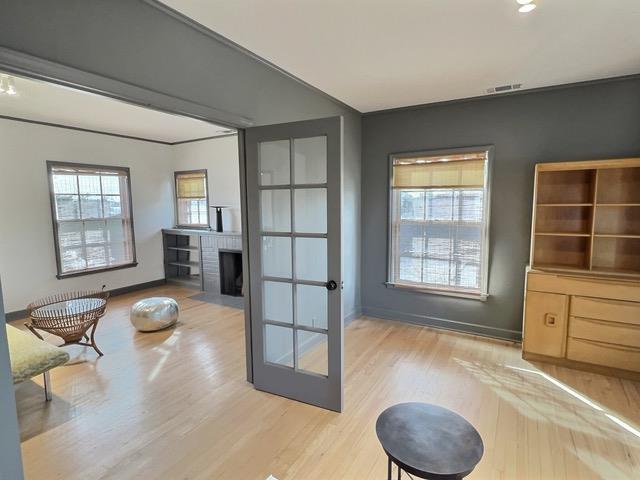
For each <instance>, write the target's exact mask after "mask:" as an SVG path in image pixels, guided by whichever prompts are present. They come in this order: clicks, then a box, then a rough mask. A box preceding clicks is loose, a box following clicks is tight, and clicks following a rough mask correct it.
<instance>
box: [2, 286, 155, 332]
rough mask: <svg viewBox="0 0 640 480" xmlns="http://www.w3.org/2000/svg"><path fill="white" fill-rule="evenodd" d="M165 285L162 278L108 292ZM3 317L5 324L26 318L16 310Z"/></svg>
mask: <svg viewBox="0 0 640 480" xmlns="http://www.w3.org/2000/svg"><path fill="white" fill-rule="evenodd" d="M166 283H167V281H166V280H165V279H164V278H159V279H158V280H152V281H150V282H144V283H136V284H134V285H129V286H127V287H120V288H114V289H113V290H108V292H109V294H110V295H111V296H112V297H117V296H118V295H125V294H127V293H132V292H137V291H138V290H145V289H147V288H153V287H159V286H161V285H165V284H166ZM5 317H6V319H7V322H13V321H15V320H20V319H21V318H26V317H27V311H26V310H16V311H15V312H7V313H6V314H5Z"/></svg>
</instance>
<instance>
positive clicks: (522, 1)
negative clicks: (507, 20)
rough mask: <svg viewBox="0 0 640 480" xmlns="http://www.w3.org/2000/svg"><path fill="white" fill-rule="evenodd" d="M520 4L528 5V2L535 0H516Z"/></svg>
mask: <svg viewBox="0 0 640 480" xmlns="http://www.w3.org/2000/svg"><path fill="white" fill-rule="evenodd" d="M516 2H518V3H519V4H520V5H526V4H528V3H531V2H533V0H516Z"/></svg>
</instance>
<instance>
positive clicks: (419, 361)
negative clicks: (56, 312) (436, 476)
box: [16, 287, 640, 480]
mask: <svg viewBox="0 0 640 480" xmlns="http://www.w3.org/2000/svg"><path fill="white" fill-rule="evenodd" d="M193 293H194V292H193V291H189V290H185V289H181V288H176V287H162V288H156V289H153V290H147V291H144V292H138V293H136V294H130V295H126V296H121V297H116V298H114V299H112V300H111V301H110V304H109V308H108V314H107V315H106V317H105V318H104V319H103V321H102V322H101V325H100V327H99V329H98V333H97V340H98V342H99V346H100V347H101V348H102V350H103V351H104V352H105V356H104V357H102V358H100V359H96V356H95V353H94V352H93V351H91V350H90V349H87V350H84V349H82V348H81V347H72V348H70V353H72V357H73V358H72V362H71V364H70V365H67V366H64V367H61V368H57V369H55V370H53V371H52V373H51V377H52V379H53V392H54V399H53V402H51V403H49V404H46V403H45V402H44V401H43V395H42V391H41V388H40V386H39V385H38V384H36V383H33V382H26V383H25V384H24V385H23V386H22V387H20V388H19V389H18V391H17V392H16V395H17V400H18V412H19V418H20V426H21V432H22V452H23V457H24V458H23V460H24V464H25V470H26V476H27V479H29V480H35V479H47V480H48V479H64V480H71V479H90V480H94V479H119V480H122V479H134V478H135V479H153V480H159V479H171V480H173V479H207V480H209V479H229V480H231V479H240V480H253V479H256V480H263V479H265V478H267V477H268V476H269V474H273V475H274V476H276V477H277V478H278V479H279V480H293V479H297V480H315V479H317V480H321V479H322V480H328V479H384V478H386V459H385V456H384V454H383V453H382V450H381V448H380V446H379V445H378V442H377V439H376V435H375V431H374V425H375V421H376V418H377V416H378V414H379V413H380V412H381V411H382V410H384V409H385V408H386V407H388V406H390V405H392V404H394V403H398V402H403V401H423V402H430V403H436V404H439V405H442V406H445V407H447V408H450V409H452V410H454V411H456V412H458V413H460V414H461V415H463V416H464V417H466V418H467V419H468V420H469V421H470V422H471V423H473V424H474V425H475V426H476V428H477V429H478V430H479V432H480V434H481V435H482V438H483V440H484V443H485V454H484V457H483V459H482V461H481V462H480V464H479V465H478V467H477V469H476V470H475V471H474V472H473V473H472V474H471V475H470V476H469V477H468V478H471V479H529V478H531V479H545V480H546V479H565V478H567V479H581V480H585V479H592V478H606V479H616V480H617V479H627V478H629V479H631V478H636V479H637V478H640V427H638V423H639V422H640V408H639V405H640V384H639V383H634V382H632V381H628V380H620V379H617V378H611V377H604V376H599V375H595V374H590V373H584V372H578V371H573V370H568V369H565V368H561V367H553V366H545V365H537V366H534V365H532V364H531V363H529V362H526V361H524V360H522V359H521V358H520V348H519V345H514V344H509V343H506V342H499V341H493V340H486V339H481V338H478V337H472V336H468V335H463V334H456V333H449V332H444V331H438V330H432V329H428V328H423V327H418V326H412V325H407V324H402V323H396V322H390V321H383V320H376V319H371V318H362V319H359V320H356V321H354V322H353V323H352V324H351V325H350V326H349V327H348V328H347V329H346V334H345V354H346V356H345V398H346V401H345V410H344V412H343V413H342V414H336V413H333V412H328V411H325V410H321V409H318V408H315V407H312V406H309V405H304V404H301V403H297V402H294V401H290V400H287V399H285V398H280V397H277V396H273V395H269V394H266V393H262V392H258V391H256V390H254V389H253V387H252V386H251V385H250V384H248V383H247V382H246V381H245V380H244V372H245V370H244V327H243V325H244V324H243V313H242V311H241V310H237V309H233V308H229V307H223V306H217V305H211V304H206V303H202V302H199V301H195V300H192V299H190V298H188V296H189V295H192V294H193ZM150 295H169V296H173V297H175V298H177V299H178V301H179V302H180V306H181V308H182V312H181V320H180V323H179V324H178V326H177V328H175V329H172V330H168V331H163V332H156V333H149V334H141V333H136V332H135V331H134V330H133V328H132V327H131V326H130V324H129V322H128V311H129V307H130V305H131V304H132V303H133V302H134V301H136V300H137V299H139V298H141V297H143V296H150ZM37 382H39V380H37ZM403 478H404V477H403ZM407 478H408V477H407Z"/></svg>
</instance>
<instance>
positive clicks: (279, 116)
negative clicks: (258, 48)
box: [0, 0, 361, 315]
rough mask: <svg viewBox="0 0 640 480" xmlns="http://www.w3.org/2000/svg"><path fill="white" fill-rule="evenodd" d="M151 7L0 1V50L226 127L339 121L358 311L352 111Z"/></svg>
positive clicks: (348, 299) (117, 0)
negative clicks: (337, 118) (341, 122)
mask: <svg viewBox="0 0 640 480" xmlns="http://www.w3.org/2000/svg"><path fill="white" fill-rule="evenodd" d="M157 6H158V4H157V2H152V1H147V2H145V1H141V0H137V1H132V0H109V1H108V2H106V1H103V0H58V1H56V2H51V1H48V0H23V1H15V0H0V11H2V15H0V46H2V47H6V48H7V49H9V53H13V52H22V53H24V54H27V55H29V56H34V57H39V58H41V59H45V60H48V61H51V62H53V64H52V65H51V66H50V67H47V68H46V72H45V71H43V68H42V67H41V66H40V65H39V66H38V67H37V69H36V70H39V72H37V73H40V74H42V75H43V76H51V77H54V78H55V79H56V80H58V81H64V82H68V83H71V84H74V83H75V84H80V85H82V86H84V87H90V88H93V89H95V90H99V91H106V92H108V93H110V94H113V95H114V96H118V97H126V98H129V99H135V100H136V101H138V102H141V103H150V104H152V105H154V106H155V107H158V108H162V109H167V110H174V111H176V110H177V111H180V112H184V113H187V114H190V115H193V116H199V117H205V118H208V119H209V120H217V121H219V122H221V123H227V124H235V126H239V125H240V123H239V122H241V121H243V122H244V124H254V125H265V124H274V123H282V122H291V121H295V120H306V119H312V118H321V117H329V116H335V115H343V116H344V119H345V122H344V125H345V129H344V152H345V165H344V207H345V208H344V212H343V218H344V225H345V227H344V233H343V243H344V249H345V252H346V253H348V254H349V255H350V256H349V258H348V259H347V260H346V261H345V262H344V269H343V279H344V281H345V291H344V292H343V293H344V294H343V297H344V311H345V314H347V315H348V314H350V313H352V312H353V311H355V310H357V309H358V308H359V305H360V291H359V284H358V282H359V279H360V273H359V268H360V265H359V262H360V261H359V259H360V254H359V247H360V237H359V234H360V232H359V231H360V228H359V227H360V222H359V208H360V148H361V138H360V125H361V115H360V114H359V113H358V112H357V111H355V110H353V109H351V108H349V107H346V106H345V105H342V104H340V103H338V102H336V101H334V100H332V99H331V98H329V97H328V96H326V95H325V94H322V93H320V92H318V91H316V90H313V89H311V88H309V87H308V86H306V85H303V84H302V83H300V82H298V81H296V80H295V79H292V78H290V77H288V76H287V75H284V74H283V73H282V72H280V71H278V70H276V69H274V68H271V67H270V66H268V65H266V64H265V63H263V62H261V61H260V60H258V59H256V58H253V57H251V56H249V55H246V54H245V53H243V52H241V51H240V50H238V49H237V48H234V47H233V46H230V45H228V44H227V43H225V42H223V41H220V40H219V39H217V38H215V36H211V35H210V34H207V33H205V32H203V31H199V30H197V29H195V28H193V26H190V25H188V24H186V23H184V22H183V21H180V20H179V19H177V18H175V17H173V16H170V15H168V14H167V13H166V12H164V11H162V10H160V9H158V8H157ZM5 53H6V52H5ZM2 54H3V52H1V51H0V65H2V64H3V63H4V66H5V68H6V67H7V66H12V67H13V69H14V70H15V71H20V70H21V69H23V71H25V70H26V71H29V70H32V71H30V72H29V73H34V72H33V69H30V68H28V65H29V64H30V62H29V59H28V58H27V59H21V58H19V59H18V61H13V60H7V58H11V55H6V54H5V55H4V60H3V55H2ZM19 63H20V64H21V65H25V64H26V65H27V68H24V67H20V68H18V67H19V65H18V64H19ZM63 67H71V68H63ZM114 79H115V80H117V82H114V81H113V80H114ZM138 87H142V88H143V89H145V91H141V90H139V89H137V88H138ZM148 90H151V91H152V92H149V91H148ZM5 281H11V279H5Z"/></svg>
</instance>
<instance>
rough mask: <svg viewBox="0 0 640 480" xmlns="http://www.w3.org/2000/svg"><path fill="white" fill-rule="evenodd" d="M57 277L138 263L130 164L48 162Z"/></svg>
mask: <svg viewBox="0 0 640 480" xmlns="http://www.w3.org/2000/svg"><path fill="white" fill-rule="evenodd" d="M47 169H48V173H49V187H50V191H51V211H52V217H53V225H54V238H55V244H56V258H57V263H58V278H63V277H65V276H74V275H78V274H83V273H93V272H96V271H101V270H106V269H113V268H122V267H125V266H135V265H136V255H135V242H134V233H133V216H132V208H131V185H130V180H129V169H128V168H123V167H102V166H94V165H79V164H73V163H59V162H47Z"/></svg>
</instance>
